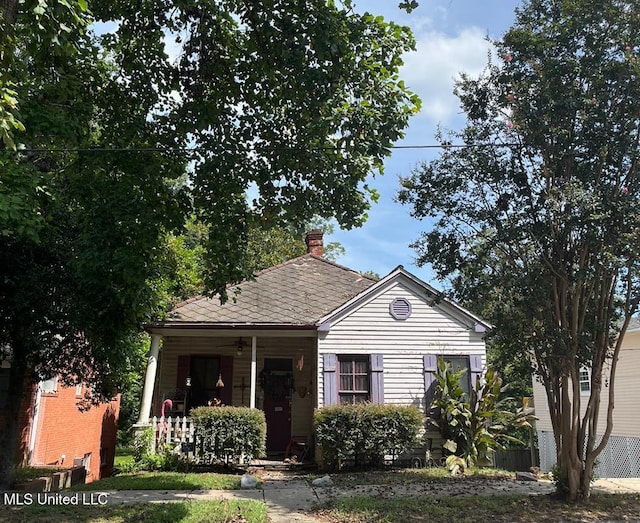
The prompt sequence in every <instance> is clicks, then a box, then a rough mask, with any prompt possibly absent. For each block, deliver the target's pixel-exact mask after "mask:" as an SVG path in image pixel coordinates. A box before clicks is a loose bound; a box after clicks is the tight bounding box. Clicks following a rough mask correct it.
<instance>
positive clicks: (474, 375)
mask: <svg viewBox="0 0 640 523" xmlns="http://www.w3.org/2000/svg"><path fill="white" fill-rule="evenodd" d="M469 367H471V387H472V388H474V389H475V388H476V381H477V379H478V378H481V377H482V356H478V355H477V354H473V355H471V356H469Z"/></svg>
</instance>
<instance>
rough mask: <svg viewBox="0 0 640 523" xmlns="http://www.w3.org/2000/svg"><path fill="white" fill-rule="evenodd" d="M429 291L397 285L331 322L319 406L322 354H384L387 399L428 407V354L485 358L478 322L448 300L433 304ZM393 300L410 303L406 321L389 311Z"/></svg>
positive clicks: (323, 342)
mask: <svg viewBox="0 0 640 523" xmlns="http://www.w3.org/2000/svg"><path fill="white" fill-rule="evenodd" d="M423 296H424V291H421V290H419V289H416V288H413V287H412V286H409V285H405V284H404V283H396V284H395V285H393V286H392V287H390V288H388V289H386V290H385V291H384V292H382V293H380V294H379V295H377V296H375V297H374V298H373V299H371V300H370V301H369V302H367V303H364V304H363V305H362V306H360V307H359V308H358V309H356V310H354V311H351V312H350V313H347V314H346V315H345V316H344V317H341V318H339V320H337V321H335V322H333V323H332V324H331V327H330V330H329V332H327V333H322V334H321V335H320V339H319V341H318V351H319V356H320V372H319V375H318V404H319V405H320V406H322V405H323V404H324V402H323V401H322V398H323V383H322V355H323V354H338V355H340V354H352V355H358V354H383V357H384V389H385V390H384V398H385V403H394V404H399V405H416V406H422V407H423V406H424V394H425V390H424V366H423V356H424V354H437V355H443V356H445V355H471V354H477V355H481V356H482V361H483V364H484V362H485V352H486V350H485V343H484V340H483V339H482V334H479V333H476V332H475V331H474V328H473V326H474V325H473V323H472V322H468V323H467V324H465V323H463V322H462V321H461V320H460V319H458V318H456V316H454V314H456V313H454V312H453V311H451V312H450V311H448V310H447V309H448V307H447V306H446V305H444V304H438V305H429V304H428V303H427V302H426V301H425V298H424V297H423ZM394 298H405V299H407V300H408V301H409V302H410V303H411V307H412V313H411V316H410V317H409V318H408V319H406V320H396V319H394V318H393V317H392V316H391V314H389V304H390V303H391V302H392V301H393V299H394Z"/></svg>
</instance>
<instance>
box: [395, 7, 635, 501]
mask: <svg viewBox="0 0 640 523" xmlns="http://www.w3.org/2000/svg"><path fill="white" fill-rule="evenodd" d="M495 45H496V48H497V52H498V53H499V56H500V58H501V60H499V61H498V63H491V62H490V63H489V64H488V66H487V68H486V71H485V72H484V74H482V75H481V76H480V77H479V78H477V79H472V78H469V77H466V76H462V77H461V79H460V80H459V82H458V83H457V86H456V94H457V96H458V97H459V99H460V101H461V106H462V109H463V110H464V112H465V113H466V116H467V123H466V126H465V127H464V128H463V129H462V130H461V131H459V132H451V133H450V134H446V135H445V134H441V135H440V140H441V143H442V145H443V150H442V153H441V154H440V156H439V157H438V158H437V159H436V160H434V161H432V162H429V163H425V164H423V165H421V166H419V167H418V168H417V169H416V170H415V171H414V172H413V174H412V176H410V177H408V178H407V179H404V180H403V182H402V184H403V187H402V189H401V191H400V195H399V199H400V200H401V201H402V202H405V203H407V204H409V205H411V206H412V213H413V215H414V216H416V217H417V218H428V219H431V220H432V223H433V225H432V228H431V230H430V231H428V232H425V233H423V235H422V236H421V238H420V239H419V240H418V241H417V242H416V244H415V246H416V247H417V249H418V251H419V255H420V261H421V262H422V263H427V262H428V263H431V264H433V267H434V269H435V271H436V272H437V274H438V275H439V276H440V277H443V278H445V277H452V278H454V279H455V278H456V277H458V278H459V279H458V280H457V282H458V283H459V284H460V288H461V292H462V293H463V295H466V296H467V297H470V296H473V297H474V299H475V300H478V301H481V300H484V301H485V303H486V304H487V306H486V307H485V310H486V311H492V315H491V317H490V318H489V319H490V320H493V322H494V323H495V324H496V336H497V337H498V339H499V340H500V341H501V343H502V347H503V348H504V350H511V351H513V352H512V357H514V358H520V359H522V360H525V359H528V358H530V359H531V362H532V363H531V365H532V368H533V370H534V371H535V374H536V375H537V379H539V380H540V381H541V383H542V384H543V385H544V388H545V390H546V394H547V400H548V404H549V411H550V415H551V422H552V424H553V431H554V436H555V443H556V451H557V467H558V474H559V482H558V485H559V486H564V488H563V490H564V494H565V495H566V496H567V497H568V498H571V499H581V498H583V499H584V498H587V497H588V496H589V492H590V479H591V477H592V473H593V468H594V463H595V461H596V459H597V457H598V455H599V454H600V452H601V451H602V449H603V447H604V446H605V445H606V444H607V441H608V439H609V436H610V434H611V430H612V414H613V408H614V392H615V375H616V362H617V359H618V354H619V350H620V343H621V337H622V335H623V334H624V332H625V330H626V328H627V325H628V323H629V320H630V318H631V316H632V315H633V314H634V313H635V312H636V311H637V309H638V300H639V298H640V266H639V264H640V214H639V212H638V209H640V176H639V174H638V165H639V157H640V147H639V141H638V140H639V127H640V82H639V81H638V78H639V75H638V73H639V72H640V61H639V55H640V17H639V16H638V9H637V5H636V3H635V2H629V1H622V0H606V1H602V0H598V1H595V0H571V1H565V0H531V1H529V2H527V3H525V4H524V5H523V7H522V8H521V9H519V10H517V11H516V21H515V23H514V25H513V27H512V28H511V29H510V30H509V31H508V32H507V33H506V34H505V35H504V37H503V38H502V39H501V40H500V41H498V42H495ZM449 144H451V145H452V146H448V145H449ZM457 144H462V145H463V146H462V147H453V145H457ZM463 278H464V279H466V280H467V281H466V282H465V283H464V284H461V280H462V279H463ZM474 294H475V296H474ZM581 367H588V368H589V369H591V390H592V393H591V395H590V396H589V398H584V397H581V395H580V390H579V380H578V372H579V369H580V368H581ZM604 372H606V373H607V375H608V386H605V385H604V383H605V379H604V377H605V374H604ZM585 402H586V405H585V404H584V403H585ZM601 410H603V411H604V414H605V416H604V419H606V422H605V423H604V425H602V424H601V425H599V424H598V419H599V418H598V415H599V414H600V411H601ZM598 434H602V436H603V437H602V439H599V438H598V436H597V435H598Z"/></svg>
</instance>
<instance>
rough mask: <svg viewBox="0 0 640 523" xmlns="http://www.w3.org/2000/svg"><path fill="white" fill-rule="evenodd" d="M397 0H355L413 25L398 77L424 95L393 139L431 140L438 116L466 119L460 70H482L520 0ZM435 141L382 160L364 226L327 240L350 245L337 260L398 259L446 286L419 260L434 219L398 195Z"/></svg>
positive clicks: (365, 263)
mask: <svg viewBox="0 0 640 523" xmlns="http://www.w3.org/2000/svg"><path fill="white" fill-rule="evenodd" d="M397 4H398V0H355V5H356V9H357V10H358V11H369V12H371V13H373V14H376V15H383V16H384V17H385V18H386V19H388V20H393V21H395V22H397V23H402V24H403V25H408V26H409V27H411V29H412V30H413V33H414V36H415V38H416V42H417V46H416V47H417V51H416V52H413V53H410V54H408V55H407V56H405V66H404V67H403V69H402V71H401V78H402V79H403V80H404V81H405V83H406V84H407V85H408V86H409V87H410V88H411V89H412V90H413V91H414V92H415V93H417V94H418V95H420V97H421V98H422V110H421V112H420V113H419V114H418V115H416V116H414V117H413V118H412V120H411V121H410V123H409V128H408V129H407V131H406V137H405V138H404V140H402V141H401V142H398V143H397V144H396V145H428V144H434V143H436V142H435V139H434V134H435V131H436V127H437V126H438V124H440V125H441V126H443V127H445V128H453V129H457V128H460V127H462V126H463V125H464V118H463V115H461V114H460V108H459V106H458V101H457V98H456V97H455V96H453V83H454V79H455V78H457V77H458V76H459V74H460V72H463V71H464V72H466V73H468V74H471V75H475V76H477V75H478V74H479V73H480V72H481V71H482V69H483V68H484V66H485V65H486V63H487V53H488V52H489V50H490V47H491V46H490V44H489V42H487V41H486V37H487V36H488V37H489V38H491V39H499V38H500V37H501V36H502V35H503V34H504V33H505V32H506V31H507V29H509V27H510V26H511V25H512V24H513V22H514V20H515V15H514V9H515V8H516V7H518V6H520V5H521V2H520V1H519V0H420V7H419V8H418V9H416V10H415V11H413V12H412V13H411V14H407V13H405V12H403V11H400V10H399V9H398V8H397ZM437 154H438V150H437V149H417V150H412V149H410V150H406V149H396V150H394V151H393V154H392V156H391V157H390V158H389V159H388V160H387V161H386V163H385V174H384V176H382V177H376V178H375V179H373V180H371V181H370V185H372V186H373V187H375V188H376V190H377V191H378V192H379V193H380V200H379V201H378V203H377V204H374V205H373V207H372V208H371V210H370V211H369V213H368V214H369V219H368V220H367V222H366V223H365V224H364V226H363V227H361V228H359V229H352V230H350V231H338V230H337V231H336V232H335V234H333V235H331V236H330V237H328V238H326V239H325V241H338V242H340V243H341V244H342V245H343V247H344V248H345V250H346V253H345V255H344V256H341V257H340V258H338V260H337V262H338V263H340V264H342V265H346V266H347V267H350V268H352V269H355V270H358V271H366V270H373V271H375V272H377V273H378V274H380V275H381V276H384V275H386V274H388V273H389V272H390V271H392V270H393V269H394V268H395V267H397V266H398V265H403V266H404V267H405V268H406V269H407V270H409V271H410V272H412V273H414V274H415V275H416V276H418V277H419V278H422V279H423V280H425V281H427V282H429V283H431V284H432V285H434V286H435V287H439V288H442V287H443V284H441V283H439V282H437V281H435V280H434V276H433V273H432V271H431V270H430V268H429V267H420V268H419V267H417V266H416V264H415V257H416V255H415V251H414V250H413V249H411V248H410V247H409V244H410V243H411V242H413V241H415V240H416V239H417V238H418V237H419V235H420V232H421V231H425V230H428V228H429V224H428V223H426V222H419V221H417V220H415V219H413V218H411V217H410V216H409V211H410V208H409V207H408V206H403V205H400V204H398V203H395V202H394V201H393V198H394V196H395V195H396V193H397V191H398V188H399V183H398V177H399V176H407V175H409V174H410V173H411V170H412V169H413V168H414V167H415V166H416V165H417V164H418V163H420V162H423V161H429V160H430V159H433V158H435V157H436V156H437Z"/></svg>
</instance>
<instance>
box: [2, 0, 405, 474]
mask: <svg viewBox="0 0 640 523" xmlns="http://www.w3.org/2000/svg"><path fill="white" fill-rule="evenodd" d="M0 9H2V11H1V12H0V15H1V16H2V20H1V22H2V30H0V54H1V58H2V63H3V67H2V68H0V82H1V85H0V89H1V90H2V102H0V128H1V129H0V274H1V277H0V309H1V310H0V350H1V351H2V359H3V360H7V361H9V362H10V364H11V388H10V391H9V401H8V402H7V405H8V410H7V412H5V413H2V414H3V420H4V421H6V423H2V424H0V487H3V486H6V485H7V483H8V481H9V479H10V475H11V464H12V462H13V455H14V452H15V442H16V441H17V433H16V430H17V424H16V419H17V414H18V409H19V407H20V401H19V399H20V393H21V390H22V384H23V381H24V380H25V379H26V380H32V381H34V382H35V381H37V380H38V379H40V378H45V377H48V376H50V375H52V374H56V373H59V374H60V375H61V376H62V377H63V379H64V380H65V381H67V382H69V383H73V382H75V381H78V380H84V381H86V382H88V383H90V384H91V385H92V387H93V391H94V394H93V396H92V399H94V400H99V399H101V398H105V397H109V395H110V394H112V393H113V392H114V391H115V390H117V389H118V388H119V387H120V386H121V385H122V380H123V376H126V375H127V372H128V370H130V368H131V364H132V361H131V360H132V359H134V358H135V355H132V352H135V351H131V349H130V346H131V344H132V343H133V342H132V341H131V340H132V339H133V336H135V333H136V332H137V331H138V329H139V328H140V326H141V324H143V323H144V322H147V321H150V320H151V319H153V318H154V317H155V316H156V315H158V314H160V313H161V312H162V309H163V307H164V306H165V305H166V300H165V299H163V297H166V295H167V293H168V292H169V291H168V290H167V288H166V282H165V280H163V271H164V270H165V268H166V266H167V259H166V257H167V252H166V249H165V239H166V236H167V234H168V233H169V232H171V231H176V230H179V228H180V227H181V225H182V223H183V222H184V220H185V217H186V216H191V215H192V214H193V213H194V212H195V213H196V215H197V218H198V219H199V220H200V221H202V222H203V223H204V224H206V226H207V227H208V235H207V241H206V245H205V247H206V250H207V257H206V263H207V268H206V271H205V274H204V285H205V288H206V289H207V290H208V292H210V293H216V292H220V293H221V294H222V295H223V297H224V289H225V285H226V284H227V283H229V282H234V281H239V280H241V279H242V278H243V277H244V276H247V275H248V274H249V273H250V272H251V267H250V264H249V262H248V259H247V245H248V234H249V230H250V227H251V225H252V224H253V223H254V222H260V223H270V224H274V225H277V224H280V223H290V222H295V223H302V222H304V221H305V220H308V219H310V218H311V217H312V216H316V215H318V216H322V217H325V218H328V217H331V216H335V218H336V219H337V221H338V223H339V224H340V225H341V226H343V227H352V226H356V225H358V224H360V223H361V222H362V221H363V220H364V219H365V217H366V210H367V208H368V206H369V205H370V202H371V200H372V199H375V196H376V195H375V192H374V191H373V190H371V189H370V188H368V187H367V186H366V184H365V182H364V180H365V178H366V176H367V175H368V174H369V173H370V172H371V171H372V170H373V171H381V169H382V161H383V159H384V157H385V156H386V155H388V153H389V150H390V146H391V144H392V143H393V141H394V140H396V139H398V138H399V137H401V136H402V129H403V128H404V127H405V126H406V123H407V120H408V118H409V116H410V115H411V114H412V112H413V111H414V110H415V109H416V105H417V103H418V100H417V99H416V98H415V96H413V95H412V94H411V93H410V92H408V91H407V90H406V89H405V88H404V86H403V84H402V83H401V82H400V81H399V79H398V76H397V71H398V68H399V66H400V65H401V58H400V57H401V55H402V53H403V52H404V51H406V50H408V49H410V48H411V47H412V46H413V40H412V37H411V34H410V33H409V31H408V29H406V28H403V27H399V26H397V25H394V24H392V23H387V22H385V21H384V20H383V19H382V18H379V17H373V16H371V15H368V14H364V15H359V14H355V13H354V12H353V11H352V9H351V8H350V5H349V3H348V2H346V3H344V2H343V3H342V4H341V5H340V6H335V5H334V4H333V3H331V2H326V1H324V0H323V1H320V0H311V1H305V2H293V1H290V0H289V1H287V0H274V1H270V2H266V3H265V2H262V1H261V2H258V1H248V2H237V1H231V0H225V1H215V2H214V1H207V2H201V1H197V2H196V1H195V0H193V1H191V0H188V1H186V2H184V1H183V2H173V1H170V0H163V1H156V0H153V1H151V0H148V1H144V0H143V1H142V2H136V3H135V4H130V3H128V2H112V1H109V2H107V1H102V0H95V1H90V2H88V3H87V2H85V1H84V0H77V1H69V0H64V1H63V0H51V1H47V2H43V1H39V0H38V1H35V0H33V1H31V0H28V1H25V2H17V1H11V0H7V1H5V2H3V3H2V4H0ZM96 22H103V23H102V24H100V26H98V28H99V30H98V29H96V30H94V29H93V28H94V27H96V24H95V23H96ZM170 49H174V50H177V52H176V54H177V58H176V59H170V57H169V55H168V50H170ZM5 94H6V96H5ZM23 127H24V130H22V129H23ZM185 173H186V181H185ZM248 193H250V194H255V195H257V196H256V197H255V198H254V199H253V200H252V201H247V197H246V195H247V194H248Z"/></svg>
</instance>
